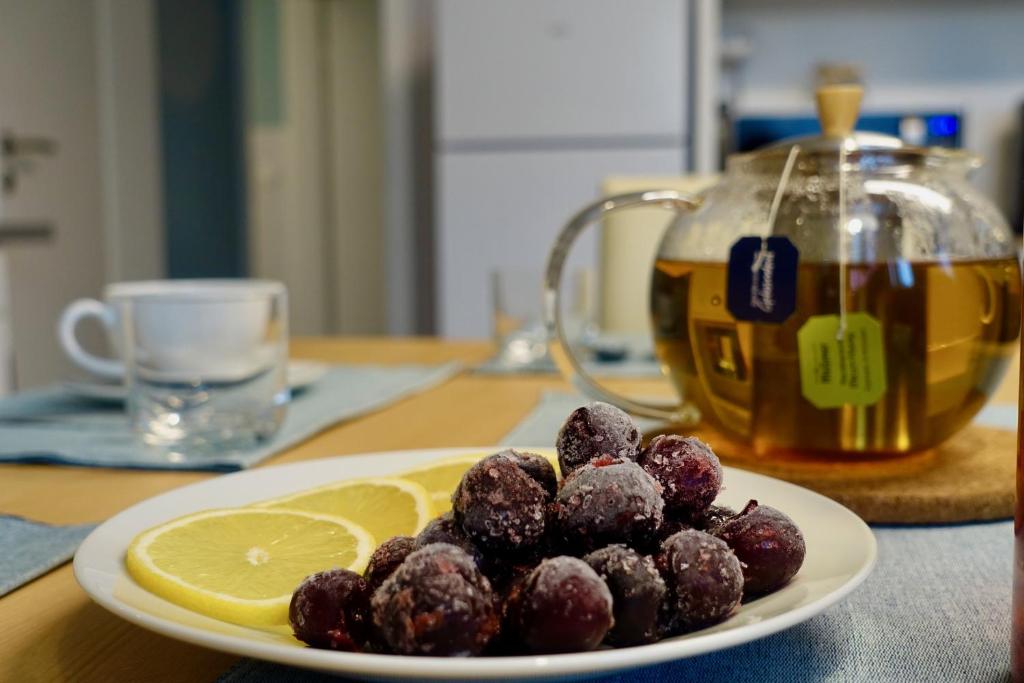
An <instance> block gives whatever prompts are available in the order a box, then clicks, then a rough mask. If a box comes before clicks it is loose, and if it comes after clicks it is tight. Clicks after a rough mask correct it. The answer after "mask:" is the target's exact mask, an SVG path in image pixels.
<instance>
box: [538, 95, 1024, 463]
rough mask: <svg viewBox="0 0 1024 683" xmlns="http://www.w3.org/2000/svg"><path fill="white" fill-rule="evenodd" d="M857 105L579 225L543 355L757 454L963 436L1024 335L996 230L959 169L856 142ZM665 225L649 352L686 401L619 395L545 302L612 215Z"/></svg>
mask: <svg viewBox="0 0 1024 683" xmlns="http://www.w3.org/2000/svg"><path fill="white" fill-rule="evenodd" d="M859 98H860V90H859V88H856V87H836V88H829V89H825V90H823V91H820V92H819V94H818V104H819V115H820V118H821V123H822V130H823V135H821V136H811V137H805V138H800V139H797V140H789V141H783V142H782V143H778V144H776V145H773V146H771V147H767V148H764V149H762V150H758V151H756V152H752V153H748V154H742V155H735V156H732V157H730V158H729V160H728V162H727V164H726V172H725V174H724V175H723V177H722V178H721V180H720V181H719V182H718V183H717V184H715V185H714V186H712V187H710V188H709V189H707V190H705V191H704V192H702V193H700V194H699V195H697V196H693V197H690V196H686V195H683V194H680V193H678V192H673V191H670V190H652V191H649V192H640V193H633V194H628V195H620V196H616V197H608V198H605V199H603V200H601V201H599V202H596V203H594V204H592V205H591V206H589V207H585V208H584V209H583V210H581V211H580V212H579V213H578V214H577V215H576V216H574V217H573V218H572V219H571V220H570V221H569V223H568V224H567V225H566V226H565V228H564V229H563V231H562V233H561V235H560V236H559V239H558V241H557V242H556V244H555V247H554V249H553V250H552V253H551V256H550V258H549V262H548V269H547V273H546V283H545V287H546V289H545V292H546V304H545V316H546V320H547V324H548V329H549V331H550V333H551V336H552V339H553V345H552V354H553V356H554V357H555V360H556V362H558V364H559V367H560V368H561V369H562V370H563V372H564V373H565V374H566V375H567V376H569V377H570V378H571V379H572V380H573V382H574V383H575V384H576V385H577V386H579V387H580V388H582V389H583V390H584V391H586V392H587V393H589V394H591V395H592V396H594V397H596V398H600V399H602V400H606V401H609V402H612V403H616V404H618V405H619V406H621V407H623V408H624V409H626V410H629V411H631V412H633V413H635V414H638V415H643V416H651V417H656V418H661V419H665V420H671V421H673V422H675V423H678V424H679V425H680V428H681V429H682V428H687V427H693V426H694V425H696V424H697V422H698V420H699V421H702V423H703V424H705V425H707V426H710V427H712V428H714V429H716V430H717V431H719V432H721V433H723V434H724V435H726V436H728V437H730V438H732V439H734V440H736V441H738V442H740V443H742V444H746V445H747V446H749V447H750V449H751V451H753V452H755V453H757V454H760V455H772V454H774V453H783V452H785V453H791V452H803V451H811V452H814V453H826V454H841V455H842V456H843V457H850V456H859V455H889V454H899V453H906V452H910V451H915V450H920V449H924V448H931V447H933V446H936V445H938V444H939V443H941V442H942V441H943V440H944V439H946V438H948V437H949V436H950V435H951V434H953V433H954V432H956V431H957V430H958V429H960V428H962V427H963V426H964V425H966V424H967V423H968V422H969V421H970V420H971V418H972V417H973V416H974V415H975V414H976V413H977V412H978V411H979V410H980V409H981V408H982V406H983V405H984V404H985V402H986V401H987V400H988V398H989V396H990V395H991V394H992V392H993V391H994V389H995V388H996V386H997V385H998V383H999V382H1000V381H1001V379H1002V378H1003V375H1004V374H1005V371H1006V368H1007V366H1008V364H1009V362H1010V356H1011V354H1012V353H1013V345H1014V343H1015V341H1016V340H1017V339H1018V337H1019V334H1020V309H1021V269H1020V265H1019V261H1018V249H1017V242H1016V238H1015V237H1014V236H1013V233H1012V232H1011V231H1010V230H1009V226H1008V225H1007V223H1006V220H1005V219H1004V218H1003V216H1002V215H1001V213H1000V212H999V210H998V209H997V208H996V207H995V206H994V205H993V204H992V202H991V201H989V200H988V199H987V198H986V197H984V196H982V195H981V194H980V193H979V192H978V191H977V190H976V189H975V188H974V187H973V186H972V185H971V184H970V183H969V182H968V179H967V176H968V173H969V172H970V171H971V170H972V169H974V168H976V167H977V166H978V165H979V161H978V160H977V159H976V158H975V157H973V156H972V155H970V154H969V153H967V152H963V151H960V150H944V149H935V148H919V147H908V146H905V145H903V143H902V142H901V141H900V140H898V139H896V138H891V137H888V136H882V135H875V134H867V133H855V132H853V124H854V122H855V121H856V118H857V107H858V105H859ZM652 205H653V206H662V207H666V208H669V209H673V210H675V212H676V216H675V218H674V219H673V220H672V221H671V222H670V223H669V225H668V227H667V229H666V231H665V233H664V236H663V237H662V239H661V243H660V245H659V247H658V252H657V259H656V262H655V263H654V264H653V267H652V273H651V276H650V277H651V295H650V297H651V298H650V313H651V325H652V334H653V337H654V346H655V350H656V352H657V356H658V359H659V361H660V363H661V366H662V369H663V370H664V372H665V374H666V375H667V376H668V377H669V378H670V379H671V380H672V382H673V383H674V385H675V386H676V388H677V389H678V392H679V395H680V399H681V402H680V403H679V404H678V405H676V406H672V407H666V406H664V405H662V404H656V403H652V402H645V401H641V400H638V399H636V398H631V397H626V396H621V395H619V394H617V393H614V392H612V391H610V390H609V389H608V388H607V387H604V386H602V385H600V384H598V383H597V382H595V381H593V380H592V379H591V378H590V377H589V375H588V374H587V373H586V369H585V368H584V366H583V365H582V363H580V361H579V360H578V359H577V358H575V356H573V354H572V349H571V347H569V345H568V344H566V343H565V334H564V329H563V328H562V323H561V319H560V312H559V306H558V285H559V282H560V279H561V271H562V268H563V266H564V263H565V259H566V254H567V252H568V250H569V247H570V245H571V244H572V242H573V241H574V240H575V238H576V236H577V235H578V234H579V233H580V232H582V230H583V229H584V228H585V227H586V226H587V225H590V224H593V223H595V222H597V221H599V220H600V218H601V217H602V216H603V215H605V214H606V213H608V212H610V211H619V210H624V209H627V208H631V207H640V206H652Z"/></svg>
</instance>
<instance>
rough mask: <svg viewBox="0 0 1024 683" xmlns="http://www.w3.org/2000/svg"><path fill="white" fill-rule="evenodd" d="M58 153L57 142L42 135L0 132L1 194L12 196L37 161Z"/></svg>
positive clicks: (8, 131)
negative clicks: (20, 177)
mask: <svg viewBox="0 0 1024 683" xmlns="http://www.w3.org/2000/svg"><path fill="white" fill-rule="evenodd" d="M56 153H57V141H56V140H54V139H53V138H48V137H44V136H41V135H15V134H14V132H12V131H10V130H3V131H0V192H2V193H3V194H11V193H13V192H14V190H15V188H16V187H17V185H18V180H19V176H21V175H23V174H25V173H28V172H31V170H32V167H33V164H34V161H35V159H37V158H39V157H44V156H53V155H54V154H56Z"/></svg>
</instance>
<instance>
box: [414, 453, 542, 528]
mask: <svg viewBox="0 0 1024 683" xmlns="http://www.w3.org/2000/svg"><path fill="white" fill-rule="evenodd" d="M499 450H501V449H500V448H496V449H495V450H493V451H482V452H480V453H470V454H468V455H458V456H455V457H452V458H445V459H444V460H437V461H435V462H431V463H427V464H426V465H421V466H419V467H416V468H414V469H411V470H407V471H405V472H402V474H401V477H402V478H403V479H408V480H410V481H414V482H417V483H419V484H421V485H422V486H423V488H425V489H426V490H427V491H428V492H429V493H430V499H431V501H432V502H433V504H434V511H435V512H436V513H437V514H439V515H440V514H443V513H445V512H448V511H449V510H451V508H452V500H451V499H452V492H453V491H455V487H456V486H458V485H459V481H460V480H461V479H462V475H463V474H465V473H466V470H468V469H469V468H470V467H472V466H473V464H474V463H476V462H478V461H480V460H481V459H483V458H485V457H487V456H488V455H491V454H492V453H497V452H498V451H499ZM519 450H526V451H529V452H530V453H536V454H537V455H542V456H544V458H545V459H546V460H547V461H548V462H550V463H551V466H552V467H554V468H555V474H556V475H558V473H559V468H558V454H557V453H556V452H555V449H553V448H529V449H519ZM559 476H561V475H559Z"/></svg>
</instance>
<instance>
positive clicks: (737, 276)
mask: <svg viewBox="0 0 1024 683" xmlns="http://www.w3.org/2000/svg"><path fill="white" fill-rule="evenodd" d="M799 259H800V253H799V252H798V251H797V249H796V247H795V246H793V243H792V242H790V241H789V239H788V238H786V237H767V238H761V237H741V238H739V239H738V240H736V243H735V244H733V245H732V250H730V252H729V292H728V298H727V300H726V304H727V305H728V307H729V312H730V313H732V315H733V317H734V318H736V319H737V320H750V321H756V322H767V323H781V322H782V321H783V320H785V319H786V318H788V317H789V316H790V314H792V313H793V311H794V310H795V309H796V265H797V262H798V261H799Z"/></svg>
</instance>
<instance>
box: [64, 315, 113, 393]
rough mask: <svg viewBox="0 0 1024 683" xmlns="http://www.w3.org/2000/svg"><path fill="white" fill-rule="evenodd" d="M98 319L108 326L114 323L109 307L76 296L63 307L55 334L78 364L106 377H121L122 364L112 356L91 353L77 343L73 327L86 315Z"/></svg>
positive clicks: (109, 327)
mask: <svg viewBox="0 0 1024 683" xmlns="http://www.w3.org/2000/svg"><path fill="white" fill-rule="evenodd" d="M90 316H92V317H94V318H99V320H100V322H102V323H103V326H104V327H105V328H107V329H111V328H112V327H113V326H114V322H115V321H114V314H113V311H112V310H111V308H110V307H109V306H107V305H106V304H104V303H103V302H101V301H97V300H96V299H78V300H77V301H74V302H72V303H71V305H70V306H68V307H67V308H65V309H64V312H63V313H61V315H60V322H59V323H58V324H57V334H58V336H59V337H60V344H61V346H63V347H64V352H65V353H66V354H68V357H69V358H70V359H71V360H72V361H74V362H75V364H76V365H78V367H80V368H82V369H83V370H86V371H88V372H91V373H92V374H94V375H97V376H99V377H103V378H105V379H116V380H121V379H124V363H122V362H121V361H119V360H114V359H113V358H99V357H98V356H94V355H92V354H91V353H89V352H88V351H86V350H85V349H83V348H82V345H81V344H79V343H78V337H76V336H75V329H76V328H77V327H78V323H79V321H81V320H82V319H83V318H87V317H90Z"/></svg>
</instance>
